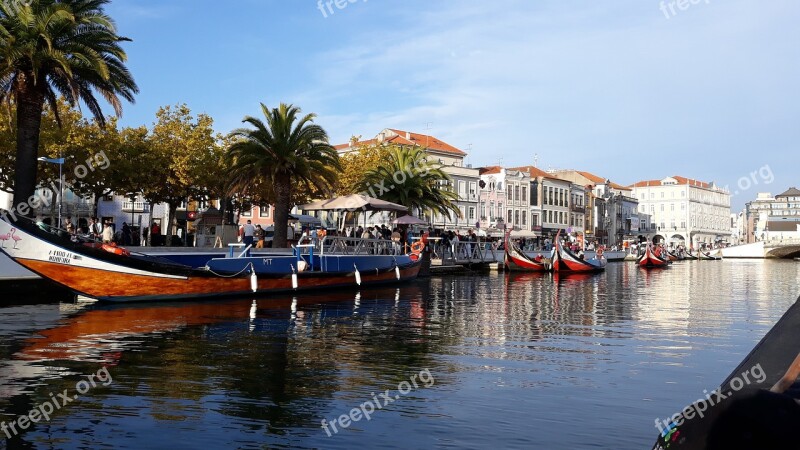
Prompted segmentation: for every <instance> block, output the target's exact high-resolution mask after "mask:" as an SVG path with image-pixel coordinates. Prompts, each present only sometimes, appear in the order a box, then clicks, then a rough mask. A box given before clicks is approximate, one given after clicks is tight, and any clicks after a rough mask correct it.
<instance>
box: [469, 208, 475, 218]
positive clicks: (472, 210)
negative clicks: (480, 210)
mask: <svg viewBox="0 0 800 450" xmlns="http://www.w3.org/2000/svg"><path fill="white" fill-rule="evenodd" d="M469 218H470V220H475V207H474V206H470V207H469Z"/></svg>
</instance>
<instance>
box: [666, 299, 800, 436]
mask: <svg viewBox="0 0 800 450" xmlns="http://www.w3.org/2000/svg"><path fill="white" fill-rule="evenodd" d="M799 352H800V302H798V301H795V303H794V304H792V306H791V307H790V308H789V310H788V311H786V313H785V314H784V315H783V317H781V319H780V320H779V321H778V322H777V323H776V324H775V326H773V327H772V329H771V330H770V331H769V332H768V333H767V334H766V335H765V336H764V338H763V339H761V342H759V343H758V345H756V346H755V348H753V350H752V351H751V352H750V354H749V355H747V357H746V358H745V359H744V360H743V361H742V362H741V363H740V364H739V366H738V367H736V369H734V371H733V372H732V373H731V374H730V375H729V376H728V378H727V379H726V380H725V381H724V382H723V383H722V385H721V386H720V387H719V388H718V390H717V391H715V392H716V393H719V395H717V394H715V393H711V394H710V395H709V397H706V398H705V399H703V400H700V401H698V402H696V403H693V404H692V405H689V406H687V407H686V408H684V410H683V411H682V412H679V413H678V414H681V415H680V416H678V415H676V416H673V422H672V423H670V424H669V425H666V424H665V425H666V426H664V428H663V429H662V433H661V434H660V435H659V437H658V439H657V441H656V444H655V446H653V449H654V450H663V449H670V450H672V449H697V450H700V449H723V448H724V449H763V450H767V449H797V448H800V443H799V442H798V440H797V429H798V426H800V406H798V405H797V404H796V402H795V401H794V398H793V397H795V396H796V393H797V391H796V389H794V388H793V389H790V390H789V391H788V392H787V393H786V394H775V393H772V392H768V390H769V388H770V387H771V386H772V385H774V384H775V383H776V382H777V381H778V380H780V378H781V377H782V376H783V375H784V373H786V371H787V369H788V368H789V367H790V366H791V364H792V361H793V360H794V359H795V357H796V356H797V354H798V353H799ZM795 387H796V385H795ZM699 412H702V416H701V415H700V414H699Z"/></svg>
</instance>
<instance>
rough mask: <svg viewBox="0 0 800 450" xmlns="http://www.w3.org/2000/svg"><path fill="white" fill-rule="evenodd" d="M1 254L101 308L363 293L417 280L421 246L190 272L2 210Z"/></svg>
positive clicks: (241, 262) (233, 263)
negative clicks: (349, 290) (344, 290)
mask: <svg viewBox="0 0 800 450" xmlns="http://www.w3.org/2000/svg"><path fill="white" fill-rule="evenodd" d="M0 213H1V214H0V215H1V216H2V218H0V234H9V235H11V236H15V237H16V238H15V239H14V241H13V245H9V244H5V242H4V243H3V245H0V251H2V252H4V253H6V254H7V255H8V256H9V257H10V258H11V259H12V260H14V261H15V262H17V263H18V264H20V265H22V266H24V267H25V268H27V269H28V270H30V271H31V272H34V273H36V274H37V275H39V276H41V277H43V278H46V279H49V280H52V281H53V282H55V283H57V284H59V285H62V286H65V287H67V288H69V289H70V290H72V291H73V292H75V293H77V294H80V295H84V296H86V297H91V298H95V299H98V300H104V301H116V302H124V301H143V300H176V299H187V298H205V297H219V296H238V295H245V294H247V295H252V294H253V293H257V294H258V293H272V292H281V291H307V290H315V289H328V288H335V287H348V286H368V285H373V284H383V283H394V282H398V281H401V282H402V281H408V280H413V279H414V278H416V277H417V275H418V273H419V269H420V266H421V261H422V259H421V258H420V253H421V251H422V248H424V243H423V244H421V245H419V246H417V247H416V248H415V249H414V250H413V251H412V253H410V254H408V255H395V256H388V255H368V254H365V255H356V256H353V255H317V257H316V258H314V256H313V255H302V254H301V253H300V252H299V251H298V252H297V254H296V255H289V256H275V257H272V258H263V257H262V258H247V257H242V258H230V260H228V258H215V259H212V260H209V261H208V263H207V264H206V266H204V267H190V266H185V265H181V264H176V263H174V262H171V261H168V260H165V259H163V258H158V257H154V256H148V255H140V254H131V253H130V252H128V251H127V250H124V249H121V248H119V247H110V248H104V247H109V246H100V247H98V245H96V244H94V245H84V244H80V243H75V242H72V241H70V240H69V239H68V238H63V237H60V236H58V235H56V234H53V233H50V232H48V231H44V230H42V229H40V228H39V227H38V226H36V225H35V224H34V223H33V222H31V221H30V220H29V219H26V218H19V219H15V220H10V219H9V218H8V216H7V213H4V212H3V211H0Z"/></svg>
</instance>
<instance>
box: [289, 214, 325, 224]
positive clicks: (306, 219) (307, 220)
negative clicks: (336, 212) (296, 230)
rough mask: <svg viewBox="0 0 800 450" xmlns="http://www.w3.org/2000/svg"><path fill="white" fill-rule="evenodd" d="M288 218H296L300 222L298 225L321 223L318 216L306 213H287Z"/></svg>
mask: <svg viewBox="0 0 800 450" xmlns="http://www.w3.org/2000/svg"><path fill="white" fill-rule="evenodd" d="M289 220H296V221H298V222H300V225H312V226H316V225H322V221H321V220H320V219H319V218H318V217H314V216H309V215H307V214H289Z"/></svg>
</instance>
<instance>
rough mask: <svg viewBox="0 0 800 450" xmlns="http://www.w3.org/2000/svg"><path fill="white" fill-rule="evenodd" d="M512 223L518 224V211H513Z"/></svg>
mask: <svg viewBox="0 0 800 450" xmlns="http://www.w3.org/2000/svg"><path fill="white" fill-rule="evenodd" d="M514 223H515V224H518V223H519V210H516V211H514Z"/></svg>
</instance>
